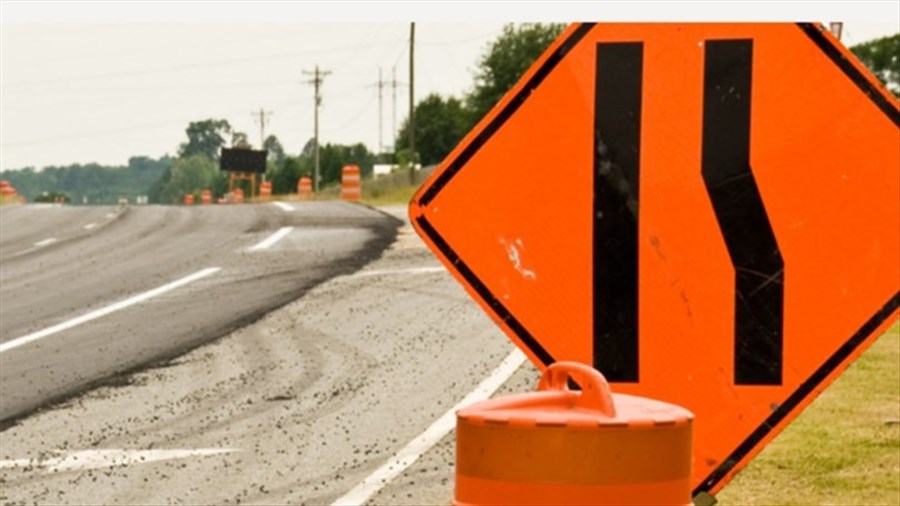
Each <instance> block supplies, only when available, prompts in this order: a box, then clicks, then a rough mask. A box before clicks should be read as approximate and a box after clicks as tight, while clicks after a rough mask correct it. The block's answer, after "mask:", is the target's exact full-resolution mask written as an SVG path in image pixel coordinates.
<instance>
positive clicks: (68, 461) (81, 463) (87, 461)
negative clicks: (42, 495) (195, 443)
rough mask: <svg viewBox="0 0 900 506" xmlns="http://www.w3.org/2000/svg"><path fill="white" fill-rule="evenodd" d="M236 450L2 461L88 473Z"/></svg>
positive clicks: (8, 465) (4, 465)
mask: <svg viewBox="0 0 900 506" xmlns="http://www.w3.org/2000/svg"><path fill="white" fill-rule="evenodd" d="M236 451H239V450H235V449H232V448H201V449H197V450H188V449H185V450H182V449H179V450H84V451H77V452H71V453H68V454H66V455H64V456H60V457H51V458H46V459H14V460H0V469H15V468H44V469H46V471H47V472H51V473H56V472H65V471H84V470H88V469H102V468H104V467H118V466H127V465H129V464H148V463H150V462H159V461H161V460H172V459H186V458H190V457H209V456H212V455H221V454H225V453H233V452H236Z"/></svg>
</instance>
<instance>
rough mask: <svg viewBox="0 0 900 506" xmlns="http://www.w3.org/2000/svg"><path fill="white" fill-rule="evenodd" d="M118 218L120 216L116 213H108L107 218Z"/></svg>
mask: <svg viewBox="0 0 900 506" xmlns="http://www.w3.org/2000/svg"><path fill="white" fill-rule="evenodd" d="M116 216H118V214H116V213H106V217H107V218H115V217H116Z"/></svg>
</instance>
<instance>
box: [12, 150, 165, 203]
mask: <svg viewBox="0 0 900 506" xmlns="http://www.w3.org/2000/svg"><path fill="white" fill-rule="evenodd" d="M171 164H172V158H170V157H168V156H164V157H162V158H160V159H154V158H149V157H145V156H135V157H131V158H129V159H128V164H127V165H125V166H118V165H113V166H110V165H99V164H96V163H90V164H86V165H80V164H72V165H68V166H61V167H53V166H51V167H44V169H43V170H41V171H36V170H34V169H33V168H30V167H29V168H25V169H22V170H6V171H3V174H2V177H0V178H2V179H9V181H10V182H11V183H12V184H13V186H15V187H16V189H17V190H18V192H19V193H20V194H22V195H24V196H25V197H26V198H28V200H29V201H33V200H35V199H36V198H38V197H39V196H40V195H42V194H43V193H45V192H46V193H48V194H51V193H55V192H59V193H65V194H66V195H68V196H70V197H71V200H72V203H74V204H81V203H82V202H83V201H84V199H87V202H88V204H115V203H116V202H117V201H118V198H119V197H128V198H129V199H132V200H133V198H134V197H136V196H138V195H148V194H149V191H150V188H151V187H152V186H154V184H155V182H156V181H158V180H159V179H160V177H161V176H162V175H163V174H164V173H165V171H166V169H167V168H168V167H169V166H170V165H171Z"/></svg>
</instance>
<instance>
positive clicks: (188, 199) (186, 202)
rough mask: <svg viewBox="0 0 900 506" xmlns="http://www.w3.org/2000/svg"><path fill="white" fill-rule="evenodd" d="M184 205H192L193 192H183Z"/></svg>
mask: <svg viewBox="0 0 900 506" xmlns="http://www.w3.org/2000/svg"><path fill="white" fill-rule="evenodd" d="M184 205H186V206H192V205H194V194H193V193H185V194H184Z"/></svg>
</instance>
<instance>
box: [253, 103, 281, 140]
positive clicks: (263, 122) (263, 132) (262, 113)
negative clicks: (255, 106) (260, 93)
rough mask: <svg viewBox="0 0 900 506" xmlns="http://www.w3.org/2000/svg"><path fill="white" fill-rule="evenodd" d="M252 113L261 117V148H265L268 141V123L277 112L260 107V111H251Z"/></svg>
mask: <svg viewBox="0 0 900 506" xmlns="http://www.w3.org/2000/svg"><path fill="white" fill-rule="evenodd" d="M250 114H251V115H253V116H256V117H258V118H259V149H263V148H264V147H265V143H266V123H268V122H269V119H271V117H272V115H273V114H275V113H273V112H272V111H266V110H265V109H263V108H262V107H260V108H259V112H251V113H250ZM267 114H268V115H269V117H268V118H267V117H266V115H267Z"/></svg>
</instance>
